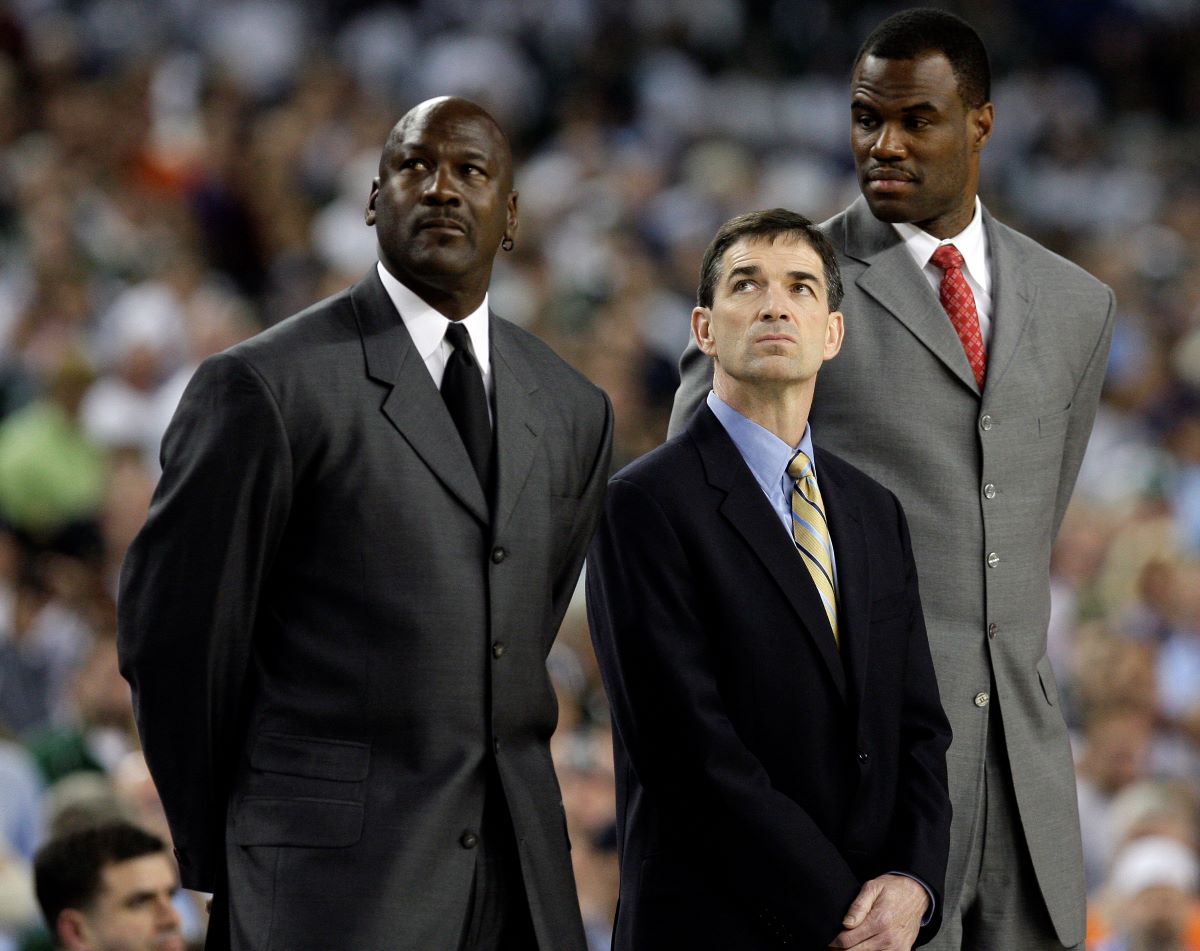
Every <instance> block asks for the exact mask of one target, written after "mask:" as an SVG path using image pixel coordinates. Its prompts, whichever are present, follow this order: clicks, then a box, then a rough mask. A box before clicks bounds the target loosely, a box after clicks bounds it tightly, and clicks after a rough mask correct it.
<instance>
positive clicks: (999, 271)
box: [983, 210, 1036, 390]
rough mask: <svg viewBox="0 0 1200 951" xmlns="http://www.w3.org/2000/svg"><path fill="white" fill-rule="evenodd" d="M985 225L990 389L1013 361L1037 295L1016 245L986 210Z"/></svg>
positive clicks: (986, 384) (985, 386) (988, 387)
mask: <svg viewBox="0 0 1200 951" xmlns="http://www.w3.org/2000/svg"><path fill="white" fill-rule="evenodd" d="M983 226H984V228H985V229H986V231H987V237H988V249H989V251H990V253H991V261H990V262H989V263H990V265H991V269H992V340H991V343H990V345H989V347H988V364H987V366H988V369H987V379H986V380H984V388H985V389H987V390H991V389H993V388H994V387H995V386H997V385H999V383H1000V381H1001V380H1002V379H1003V378H1004V372H1005V371H1006V370H1007V369H1008V367H1009V366H1010V365H1011V364H1012V359H1013V356H1014V355H1015V354H1016V352H1017V347H1018V345H1019V344H1020V342H1021V337H1022V336H1024V334H1025V329H1026V328H1027V327H1028V326H1029V315H1030V313H1031V312H1032V310H1033V299H1034V297H1035V296H1036V295H1035V291H1034V288H1033V285H1032V283H1031V282H1030V280H1029V278H1028V276H1027V275H1026V273H1025V268H1024V267H1022V263H1021V261H1020V260H1019V258H1018V255H1017V250H1016V248H1015V247H1014V246H1013V244H1012V243H1011V242H1010V241H1009V240H1008V239H1007V235H1006V234H1005V233H1004V232H1003V231H1002V230H1001V228H1000V227H999V226H998V225H997V223H996V221H995V219H993V218H992V216H991V215H989V214H988V213H987V211H986V210H985V211H984V213H983Z"/></svg>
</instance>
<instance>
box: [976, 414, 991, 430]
mask: <svg viewBox="0 0 1200 951" xmlns="http://www.w3.org/2000/svg"><path fill="white" fill-rule="evenodd" d="M979 428H980V429H982V430H983V431H984V432H985V433H986V432H987V431H988V430H989V429H991V428H992V417H990V416H988V415H987V414H984V415H983V416H982V417H980V419H979Z"/></svg>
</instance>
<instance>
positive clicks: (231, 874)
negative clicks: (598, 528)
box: [120, 99, 612, 951]
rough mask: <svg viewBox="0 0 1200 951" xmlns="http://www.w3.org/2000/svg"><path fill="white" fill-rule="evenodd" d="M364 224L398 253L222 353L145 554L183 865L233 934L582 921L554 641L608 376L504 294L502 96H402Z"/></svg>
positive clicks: (506, 178) (504, 928)
mask: <svg viewBox="0 0 1200 951" xmlns="http://www.w3.org/2000/svg"><path fill="white" fill-rule="evenodd" d="M366 223H367V224H368V225H371V226H374V227H375V228H376V231H377V233H378V237H379V252H380V262H379V266H378V267H377V268H373V269H372V270H371V272H370V273H369V274H367V276H366V277H365V278H363V280H362V281H360V282H359V283H358V284H356V285H355V286H353V287H351V288H349V289H348V290H346V291H344V292H342V293H341V294H338V295H336V296H334V297H331V298H329V299H328V300H325V301H322V302H321V303H319V304H317V305H315V306H314V307H312V308H310V309H309V310H307V311H305V312H303V313H301V314H298V315H296V316H295V317H292V318H289V319H288V320H285V321H283V322H282V323H281V324H279V325H277V326H275V327H273V328H271V329H270V330H268V331H266V332H265V333H263V334H260V335H259V336H258V337H255V338H254V339H252V340H250V341H247V342H246V343H243V344H240V345H238V346H237V347H234V348H233V349H232V350H230V351H227V352H226V353H224V354H220V355H218V356H216V357H214V358H212V359H210V360H208V361H206V362H205V363H204V364H203V365H202V366H201V368H200V369H199V371H198V372H197V373H196V376H195V378H194V379H193V380H192V382H191V385H190V386H189V387H188V390H187V393H186V394H185V395H184V398H183V401H182V403H181V405H180V407H179V410H178V412H177V413H176V416H175V419H174V421H173V423H172V425H171V428H170V430H169V431H168V434H167V436H166V439H165V441H164V448H163V462H164V465H163V477H162V482H161V484H160V486H159V488H158V492H157V494H156V496H155V500H154V504H153V506H152V508H151V512H150V517H149V519H148V521H147V524H146V526H145V528H144V529H143V530H142V532H141V534H140V535H139V536H138V539H137V541H136V542H135V543H134V545H133V546H132V548H131V550H130V552H129V556H128V558H127V560H126V563H125V566H124V571H123V575H122V579H121V596H120V646H121V656H122V664H123V668H122V669H123V671H124V672H125V674H126V676H127V677H128V678H129V680H130V683H131V684H132V685H133V689H134V698H135V705H136V708H137V715H138V726H139V730H140V732H141V735H142V739H143V742H144V744H145V749H146V757H147V760H148V762H149V764H150V768H151V771H152V772H153V774H154V779H155V781H156V783H157V785H158V788H159V791H160V792H161V794H162V798H163V803H164V805H165V807H166V810H167V815H168V817H169V819H170V822H171V831H172V836H173V838H174V841H175V846H176V849H177V853H178V855H179V860H180V868H181V877H182V881H183V884H184V885H186V886H187V887H189V888H196V889H202V890H208V891H214V892H215V893H216V897H215V905H214V915H213V921H212V924H211V925H210V933H209V947H210V948H214V947H223V946H231V947H232V948H235V949H242V951H251V949H253V951H263V949H266V948H278V949H284V951H304V949H312V951H329V949H331V948H353V949H355V951H430V949H435V948H436V949H454V948H460V949H471V951H530V949H534V948H541V949H543V951H560V949H569V951H583V949H584V948H585V940H584V935H583V928H582V924H581V921H580V915H579V908H578V903H577V899H576V895H575V889H574V880H573V877H572V871H571V863H570V858H569V855H568V843H567V837H566V822H565V818H564V815H563V811H562V805H561V796H560V793H559V789H558V785H557V782H556V780H555V775H554V768H553V765H552V763H551V760H550V753H549V749H548V741H549V738H550V735H551V733H552V732H553V731H554V727H555V720H556V714H557V707H556V703H555V698H554V692H553V690H552V689H551V686H550V683H549V679H548V676H547V673H546V668H545V659H546V654H547V652H548V651H549V649H550V645H551V642H552V641H553V639H554V636H555V633H556V631H557V629H558V625H559V622H560V621H561V619H562V616H563V612H564V611H565V609H566V605H567V601H568V599H569V597H570V595H571V592H572V591H573V589H574V587H575V582H576V579H577V577H578V574H579V570H580V566H581V564H582V560H583V554H584V550H585V548H586V546H587V543H588V541H589V538H590V536H591V534H592V531H593V528H594V525H595V521H596V518H597V515H598V506H599V504H600V499H601V495H602V492H603V489H604V483H605V477H606V474H607V473H606V469H607V465H608V459H609V451H610V443H611V428H612V421H611V413H610V409H609V405H608V402H607V400H606V398H605V396H604V394H603V393H601V392H600V391H599V390H598V389H596V388H595V387H594V386H592V385H591V384H590V383H588V382H587V381H586V380H585V379H583V378H582V377H581V376H580V375H579V374H577V373H576V372H575V371H573V370H572V369H571V368H569V367H568V366H567V365H566V364H565V363H563V362H562V361H561V360H560V359H558V358H557V357H556V356H555V355H554V354H553V353H552V352H551V351H550V350H549V348H547V347H546V346H545V345H544V344H543V343H541V342H540V341H539V340H537V339H536V338H534V337H532V336H531V335H529V334H527V333H525V332H524V331H522V330H520V329H518V328H517V327H515V326H513V325H512V324H510V323H508V322H506V321H504V320H501V319H500V318H498V317H496V316H495V315H494V314H492V313H490V312H489V310H488V306H487V297H486V293H487V287H488V282H489V279H490V276H491V270H492V261H493V258H494V256H495V254H496V251H497V249H498V248H499V247H506V248H510V247H511V246H512V241H513V237H514V235H515V233H516V228H517V194H516V192H515V191H513V187H512V163H511V155H510V152H509V147H508V143H507V141H506V140H505V138H504V135H503V133H502V132H501V131H500V129H499V128H498V127H497V126H496V124H495V122H494V121H493V120H492V119H491V117H490V116H488V115H487V113H485V112H484V111H483V110H482V109H480V108H479V107H478V106H476V105H474V104H472V103H469V102H466V101H464V100H461V99H436V100H430V101H429V102H426V103H422V104H421V105H419V106H417V107H416V108H414V109H413V110H412V111H410V112H409V113H408V114H407V115H406V116H405V117H404V118H403V119H401V120H400V122H399V123H398V124H397V125H396V127H395V128H394V129H393V130H392V132H391V135H390V136H389V138H388V140H387V143H386V145H385V147H384V150H383V155H382V157H381V159H380V166H379V177H378V178H376V179H375V181H374V182H373V184H372V187H371V190H370V197H369V199H368V203H367V208H366ZM439 388H440V390H441V392H440V393H439Z"/></svg>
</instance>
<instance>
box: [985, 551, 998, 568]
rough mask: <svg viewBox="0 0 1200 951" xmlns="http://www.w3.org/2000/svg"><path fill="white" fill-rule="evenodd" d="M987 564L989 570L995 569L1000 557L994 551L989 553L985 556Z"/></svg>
mask: <svg viewBox="0 0 1200 951" xmlns="http://www.w3.org/2000/svg"><path fill="white" fill-rule="evenodd" d="M987 563H988V567H989V568H995V567H996V566H997V565H998V564H1000V556H999V555H997V554H996V553H995V552H994V551H993V552H989V553H988V556H987Z"/></svg>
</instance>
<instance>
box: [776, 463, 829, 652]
mask: <svg viewBox="0 0 1200 951" xmlns="http://www.w3.org/2000/svg"><path fill="white" fill-rule="evenodd" d="M787 474H788V476H789V477H790V478H791V479H792V480H793V484H792V538H793V539H794V540H795V542H796V548H797V549H799V551H800V556H801V557H802V558H803V559H804V564H805V566H806V567H807V568H808V573H809V574H810V575H812V580H813V584H815V585H816V586H817V594H819V595H820V596H821V603H822V604H823V605H825V615H826V616H827V617H828V618H829V626H830V628H832V630H833V639H834V641H835V642H838V622H837V592H836V590H835V587H834V583H833V547H832V545H831V543H830V541H829V526H828V525H827V524H826V522H825V506H824V504H823V503H822V501H821V490H820V489H819V488H817V480H816V477H815V476H814V475H813V465H812V460H811V459H809V458H808V456H806V455H805V454H804V453H803V452H801V451H800V450H798V449H797V450H796V454H795V455H794V456H792V459H791V461H790V462H789V463H788V467H787ZM839 643H840V642H839Z"/></svg>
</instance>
